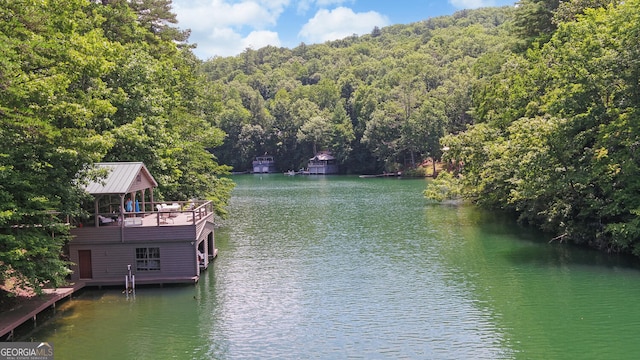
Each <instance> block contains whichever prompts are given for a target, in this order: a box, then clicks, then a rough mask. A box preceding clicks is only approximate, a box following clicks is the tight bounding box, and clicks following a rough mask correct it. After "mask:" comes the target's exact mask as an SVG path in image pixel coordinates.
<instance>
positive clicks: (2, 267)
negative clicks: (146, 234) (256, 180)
mask: <svg viewBox="0 0 640 360" xmlns="http://www.w3.org/2000/svg"><path fill="white" fill-rule="evenodd" d="M169 5H170V2H169V1H134V2H130V1H125V0H111V1H100V2H88V1H82V0H65V1H35V0H18V1H6V0H3V1H0V19H2V21H0V47H1V51H0V63H1V64H2V66H0V121H1V122H2V126H1V127H0V144H1V146H0V179H1V180H0V199H1V200H2V202H1V203H0V282H2V281H3V280H6V279H8V278H11V279H12V281H15V282H16V283H17V285H18V286H23V287H31V288H34V289H36V290H39V289H41V287H42V286H45V285H53V286H56V285H59V284H60V283H61V282H62V281H63V280H64V278H65V276H66V275H67V271H68V270H67V266H66V265H67V264H66V263H65V261H64V258H63V257H61V249H62V247H63V245H64V244H65V243H66V242H67V241H68V234H69V227H68V225H67V221H66V219H67V218H68V217H69V216H82V215H83V209H82V207H81V206H80V204H81V203H82V202H83V201H84V200H85V197H86V194H84V193H83V192H82V191H81V184H82V183H83V181H85V179H86V178H85V176H89V175H90V172H89V171H88V170H89V169H90V168H91V165H92V164H93V163H95V162H99V161H142V162H144V163H145V164H146V165H147V167H148V168H149V170H150V171H151V172H152V173H153V174H154V176H156V178H157V179H158V180H159V183H160V187H159V189H158V196H159V197H169V198H172V199H185V200H186V199H188V198H191V197H199V198H209V199H214V200H215V203H216V207H217V208H216V210H217V211H218V213H219V214H224V211H225V210H224V207H225V204H226V203H227V201H228V199H229V196H230V191H231V187H232V184H231V182H230V181H229V180H228V179H226V178H224V177H220V175H222V174H225V173H226V172H227V171H228V169H227V168H226V167H224V166H221V165H219V164H218V162H217V161H216V159H215V157H214V156H213V155H212V154H211V152H210V151H209V149H213V148H215V147H216V146H218V145H220V144H222V141H223V138H224V133H223V132H222V131H221V130H220V129H218V128H216V127H214V126H213V125H212V124H211V122H210V121H208V120H207V117H206V112H207V111H208V110H209V107H208V105H207V102H208V99H207V97H208V96H210V94H207V93H206V92H205V91H203V90H202V89H205V88H206V86H201V85H202V84H203V82H202V78H201V77H200V76H198V65H199V61H198V60H197V59H196V58H195V57H194V55H193V54H192V53H191V51H190V50H189V46H182V45H181V43H180V42H179V41H183V40H186V38H185V37H184V36H181V35H180V34H183V35H184V34H185V33H184V32H181V31H180V30H178V29H177V28H172V27H170V26H168V25H166V24H167V21H169V23H171V20H172V19H173V20H175V16H173V15H171V14H170V12H168V11H169V9H170V7H169ZM153 9H158V10H159V11H155V10H153ZM142 15H144V16H142ZM169 34H170V35H169Z"/></svg>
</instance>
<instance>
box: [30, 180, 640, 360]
mask: <svg viewBox="0 0 640 360" xmlns="http://www.w3.org/2000/svg"><path fill="white" fill-rule="evenodd" d="M235 180H236V181H237V182H238V186H237V188H236V189H235V190H234V197H233V199H232V203H231V207H230V218H229V219H228V220H225V221H223V222H222V223H221V224H220V227H219V228H218V229H217V231H216V242H217V247H218V248H219V255H218V258H217V259H216V260H215V262H214V263H213V265H212V266H211V267H210V268H209V270H208V271H207V272H206V274H205V275H204V276H203V277H202V278H201V280H200V282H199V283H198V284H197V285H196V286H186V287H170V288H145V289H141V290H139V291H138V292H137V294H136V298H135V300H133V301H132V299H130V300H127V299H126V297H125V296H124V295H123V294H121V292H120V289H118V290H108V291H91V292H86V293H85V294H84V295H82V296H81V297H79V298H76V299H74V300H73V301H72V302H70V304H69V305H68V306H67V310H64V311H63V312H61V314H60V316H58V317H57V318H56V319H55V320H54V321H51V322H50V323H49V324H47V325H46V326H44V327H43V328H42V329H41V331H40V332H39V333H38V334H36V335H37V337H38V338H39V339H42V340H45V341H51V342H53V343H54V344H55V348H56V356H57V357H58V355H60V358H63V359H64V358H98V359H122V358H140V359H145V358H149V359H151V358H153V359H162V358H167V359H168V358H179V359H238V358H241V359H245V358H251V359H253V358H255V359H269V358H274V359H302V358H304V359H314V358H315V359H335V358H340V359H342V358H359V359H370V358H374V359H380V358H390V359H398V358H405V359H423V358H426V359H512V358H522V359H548V358H562V359H566V358H567V359H570V358H580V359H583V358H616V359H620V358H631V356H630V354H633V355H637V354H638V352H639V351H640V345H638V344H639V343H638V342H637V341H635V339H634V334H635V333H637V332H638V331H640V310H637V309H636V307H634V306H633V304H634V303H635V301H636V300H637V299H638V297H640V276H639V275H638V271H637V270H636V269H635V268H634V267H632V266H627V265H628V263H625V262H624V261H619V260H615V259H611V258H608V257H602V256H601V255H595V254H596V253H594V252H589V251H583V250H582V249H575V248H569V247H567V246H564V245H560V244H553V245H549V244H547V241H548V240H547V239H545V237H544V235H542V234H539V233H537V232H534V231H529V230H527V229H523V228H520V227H517V226H516V225H514V224H513V222H511V221H510V220H508V219H507V220H505V219H502V218H500V216H499V215H497V214H488V213H486V212H482V211H479V210H478V209H475V208H473V207H470V206H442V205H432V204H428V203H426V202H425V201H424V199H422V196H421V192H422V190H423V189H424V186H425V182H424V181H422V180H406V181H405V180H397V179H359V178H357V177H340V176H336V177H286V176H282V175H263V176H259V177H258V176H241V177H237V178H236V179H235ZM114 344H115V345H114ZM58 351H60V353H58Z"/></svg>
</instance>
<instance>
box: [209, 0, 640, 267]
mask: <svg viewBox="0 0 640 360" xmlns="http://www.w3.org/2000/svg"><path fill="white" fill-rule="evenodd" d="M639 5H640V1H638V0H635V1H610V0H571V1H558V0H521V1H519V2H518V3H517V6H516V7H505V8H485V9H478V10H473V11H461V12H458V13H456V14H454V15H453V16H445V17H439V18H433V19H427V20H425V21H422V22H418V23H414V24H406V25H394V26H390V27H386V28H381V29H379V28H375V29H372V31H371V33H370V34H368V35H365V36H352V37H349V38H345V39H342V40H339V41H332V42H327V43H325V44H320V45H305V44H300V45H299V46H298V47H296V48H294V49H279V48H273V47H267V48H262V49H257V50H253V49H246V51H245V52H244V53H242V54H241V55H239V56H236V57H230V58H214V59H211V60H209V61H206V62H205V63H204V64H203V65H202V67H201V71H202V72H203V74H204V76H205V77H206V78H207V80H208V84H209V85H210V86H211V87H212V88H213V91H212V92H213V93H215V94H216V95H215V96H216V99H215V103H214V104H212V106H213V107H214V108H215V109H216V110H217V111H218V112H217V113H216V114H215V115H214V116H212V120H213V121H214V124H215V125H216V126H217V127H219V128H221V129H223V130H224V131H225V132H226V134H227V137H226V138H225V141H224V144H223V146H222V147H220V148H218V149H216V150H215V152H216V154H217V155H218V156H219V158H220V159H221V160H222V161H223V162H224V163H226V164H229V165H232V166H233V167H234V169H236V170H245V169H248V168H249V167H250V163H251V160H252V158H253V157H254V156H256V155H262V154H263V153H269V154H271V155H274V156H275V157H276V159H277V161H278V164H279V166H280V170H287V169H298V168H300V167H304V166H305V164H306V162H307V159H308V158H310V157H311V156H312V155H313V154H314V152H315V151H318V150H330V151H332V152H333V153H334V154H335V155H336V157H337V158H338V160H339V161H340V164H341V169H342V171H343V172H346V173H355V174H362V173H376V172H381V171H396V170H406V169H411V168H414V167H415V166H417V165H418V164H420V163H421V162H422V161H423V160H424V159H425V158H426V157H433V158H435V159H443V160H444V161H445V162H448V164H449V165H450V167H451V168H452V169H455V170H456V173H455V175H456V176H454V177H451V178H449V179H444V178H442V179H440V180H439V182H438V183H437V184H438V186H439V187H438V189H436V190H435V191H434V189H430V191H428V194H430V196H432V197H440V198H442V197H445V196H447V195H450V194H443V191H444V192H445V193H446V191H447V189H449V190H450V191H451V192H452V193H455V194H461V195H462V196H464V197H465V198H467V199H470V200H471V201H473V202H475V203H477V204H479V205H481V206H485V207H488V208H492V209H501V210H505V211H507V212H512V213H515V214H517V215H518V216H519V218H520V220H521V221H523V222H526V223H530V224H534V225H537V226H540V227H542V228H543V229H544V230H546V231H548V232H549V233H550V234H551V237H552V238H553V239H554V240H557V241H571V242H576V243H580V244H587V245H590V246H593V247H596V248H599V249H603V250H606V251H612V252H628V253H634V254H635V255H640V245H639V244H640V243H639V240H640V181H638V180H637V179H638V178H639V175H640V174H639V173H638V167H639V166H640V157H639V156H638V155H637V153H638V147H639V145H638V144H640V135H639V131H640V119H638V112H637V109H638V104H639V103H640V102H639V100H640V99H639V98H638V97H639V88H638V87H639V84H640V78H639V76H640V72H638V69H639V68H640V67H639V66H638V62H637V61H638V60H637V59H638V51H639V50H638V49H640V46H639V45H640V44H639V43H638V42H639V41H638V39H639V35H638V34H639V33H640V25H638V24H640V21H639V20H640V10H638V9H640V6H639ZM443 150H444V151H443Z"/></svg>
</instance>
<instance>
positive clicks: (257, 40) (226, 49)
mask: <svg viewBox="0 0 640 360" xmlns="http://www.w3.org/2000/svg"><path fill="white" fill-rule="evenodd" d="M267 45H273V46H278V47H279V46H280V38H279V37H278V33H276V32H273V31H252V32H251V33H249V34H248V35H247V36H246V37H242V35H241V34H240V33H238V32H236V31H234V30H233V29H231V28H215V29H213V30H212V31H211V33H210V34H209V36H208V37H207V39H205V41H201V42H199V43H198V47H197V48H196V53H197V54H198V55H199V56H200V57H201V58H203V59H208V58H211V57H214V56H235V55H237V54H240V53H241V52H243V51H244V50H245V49H246V48H251V49H259V48H261V47H264V46H267Z"/></svg>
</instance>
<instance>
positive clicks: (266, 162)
mask: <svg viewBox="0 0 640 360" xmlns="http://www.w3.org/2000/svg"><path fill="white" fill-rule="evenodd" d="M253 172H254V173H255V174H270V173H274V172H276V162H275V160H274V159H273V156H269V155H264V156H256V159H255V160H254V161H253Z"/></svg>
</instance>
